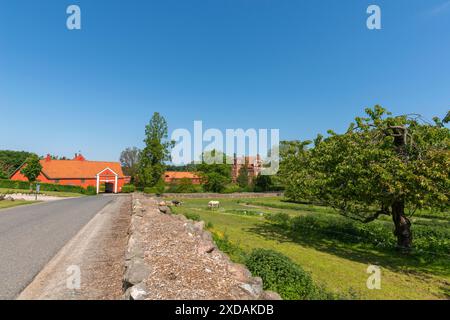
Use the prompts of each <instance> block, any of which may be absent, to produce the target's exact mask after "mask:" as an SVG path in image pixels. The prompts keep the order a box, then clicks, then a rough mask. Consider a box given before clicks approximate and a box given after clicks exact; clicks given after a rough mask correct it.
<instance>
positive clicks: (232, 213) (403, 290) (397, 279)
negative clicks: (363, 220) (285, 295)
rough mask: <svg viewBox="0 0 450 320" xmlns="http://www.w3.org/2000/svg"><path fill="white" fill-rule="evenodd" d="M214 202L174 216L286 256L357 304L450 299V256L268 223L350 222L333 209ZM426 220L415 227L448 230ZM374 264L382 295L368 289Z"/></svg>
mask: <svg viewBox="0 0 450 320" xmlns="http://www.w3.org/2000/svg"><path fill="white" fill-rule="evenodd" d="M210 200H213V199H185V200H184V201H183V206H180V207H176V208H174V212H175V213H180V214H185V215H186V214H188V215H189V214H195V216H196V217H197V216H198V217H199V218H200V219H201V220H204V221H205V223H206V224H207V225H208V226H209V227H210V229H212V231H213V232H214V233H216V234H218V235H221V236H222V237H226V239H227V241H229V242H230V243H232V244H233V246H237V247H239V248H241V249H242V250H243V251H245V252H250V251H251V250H252V249H255V248H265V249H272V250H275V251H278V252H280V253H282V254H284V255H286V256H287V257H289V258H290V259H292V260H293V261H294V262H295V263H297V264H298V265H300V266H301V267H303V268H304V269H305V270H306V271H309V272H311V275H312V277H313V279H314V281H316V282H317V283H319V284H322V285H324V286H325V287H326V289H327V290H329V291H331V292H333V293H335V294H337V295H339V296H349V295H350V296H352V297H354V298H357V299H445V298H449V287H450V259H449V256H445V255H436V256H434V255H432V256H429V255H426V254H423V253H420V252H419V253H415V254H411V255H402V254H400V253H398V252H397V251H395V250H394V249H393V248H391V247H379V246H375V245H373V244H370V243H367V242H364V241H354V239H352V238H351V237H345V236H342V235H338V234H333V233H331V232H329V230H328V229H326V228H323V227H322V225H319V226H318V227H317V228H315V229H314V228H313V229H310V230H304V229H301V230H300V231H296V232H293V231H292V230H290V229H289V228H284V227H281V226H280V225H279V224H276V223H272V222H270V221H268V220H267V219H266V218H265V216H268V215H269V214H277V213H284V214H287V215H288V216H289V217H291V218H295V217H320V219H321V220H324V221H327V220H333V219H340V218H342V219H346V218H343V217H341V216H339V215H338V214H337V213H336V212H335V211H333V210H332V209H329V208H324V207H318V206H310V205H304V204H294V203H287V202H284V201H282V199H281V198H263V199H217V200H219V201H220V203H221V207H220V208H219V209H215V210H210V209H208V208H207V204H208V202H209V201H210ZM261 214H262V215H261ZM424 216H425V217H426V218H424ZM424 216H420V215H417V216H416V218H414V219H415V221H413V228H414V227H415V225H418V226H420V228H421V230H422V229H423V230H427V228H430V230H432V229H431V228H432V227H436V226H437V227H436V228H438V229H439V230H441V231H442V230H444V231H446V230H448V227H449V221H448V219H447V217H448V215H447V214H444V215H443V216H441V215H438V214H431V213H428V214H427V215H424ZM327 217H329V218H330V219H327ZM428 217H433V219H430V218H428ZM435 217H439V219H435ZM372 224H374V225H375V227H376V228H387V227H390V228H392V225H391V224H392V223H391V222H390V221H389V219H386V220H380V221H375V222H372ZM413 230H414V229H413ZM445 234H446V233H444V235H445ZM423 237H426V234H425V235H424V236H423ZM444 245H445V243H444ZM236 252H238V251H236ZM230 257H231V258H232V259H233V260H236V261H238V262H242V261H241V260H242V259H241V257H240V254H233V251H232V252H230ZM369 265H378V266H380V267H381V270H382V278H381V279H382V280H381V286H382V287H381V290H369V289H367V286H366V282H367V279H368V277H369V276H370V274H368V273H367V267H368V266H369Z"/></svg>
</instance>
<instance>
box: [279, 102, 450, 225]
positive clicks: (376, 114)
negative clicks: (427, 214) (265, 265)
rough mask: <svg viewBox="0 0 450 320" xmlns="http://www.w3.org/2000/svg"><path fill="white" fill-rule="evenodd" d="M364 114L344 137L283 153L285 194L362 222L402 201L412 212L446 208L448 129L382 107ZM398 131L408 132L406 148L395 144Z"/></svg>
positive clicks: (449, 161) (449, 168) (449, 151)
mask: <svg viewBox="0 0 450 320" xmlns="http://www.w3.org/2000/svg"><path fill="white" fill-rule="evenodd" d="M366 112H367V114H368V115H369V117H367V118H356V119H355V122H356V123H355V124H351V125H350V127H349V129H348V131H347V132H346V133H345V134H341V135H339V134H336V133H333V132H330V136H329V137H328V138H325V139H323V138H322V137H320V136H319V137H318V138H317V139H316V143H315V146H314V148H311V149H308V150H305V149H304V148H303V150H297V152H290V153H285V154H284V155H283V157H282V158H283V161H282V165H281V167H282V168H281V170H282V171H283V173H284V178H285V182H286V194H285V195H286V196H287V197H288V198H290V199H292V200H310V201H311V202H322V203H324V204H327V205H329V206H331V207H334V208H338V209H340V210H341V211H342V213H344V214H346V215H349V216H350V217H355V218H360V220H365V219H367V218H370V217H372V216H373V215H374V214H375V213H376V212H379V211H380V210H382V211H386V210H387V208H389V207H390V206H391V205H392V203H393V202H394V201H396V200H397V199H399V198H401V199H403V200H404V201H405V203H406V205H407V207H411V208H439V209H445V208H448V205H449V190H450V178H449V177H450V130H449V129H448V128H445V127H441V126H437V125H431V124H421V123H419V121H418V120H417V119H409V118H408V117H406V116H399V117H390V116H389V115H390V113H387V112H386V110H384V109H383V108H381V107H379V106H376V107H375V108H374V109H367V110H366ZM386 115H388V117H386ZM397 127H399V128H404V129H402V132H403V133H404V135H405V137H404V139H406V145H405V146H404V147H399V146H398V145H396V142H395V141H396V140H395V133H392V132H393V130H394V129H395V128H397ZM399 148H400V149H401V150H399Z"/></svg>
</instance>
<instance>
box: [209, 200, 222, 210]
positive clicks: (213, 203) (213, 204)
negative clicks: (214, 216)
mask: <svg viewBox="0 0 450 320" xmlns="http://www.w3.org/2000/svg"><path fill="white" fill-rule="evenodd" d="M219 207H220V202H219V201H210V202H209V203H208V208H210V209H213V208H219Z"/></svg>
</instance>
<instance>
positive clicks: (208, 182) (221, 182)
mask: <svg viewBox="0 0 450 320" xmlns="http://www.w3.org/2000/svg"><path fill="white" fill-rule="evenodd" d="M203 179H204V180H203V181H204V182H203V188H204V189H205V191H208V192H217V193H219V192H222V191H224V190H225V187H226V185H227V184H228V183H229V179H228V178H227V177H226V176H223V175H221V174H219V173H216V172H211V173H207V174H205V175H204V176H203Z"/></svg>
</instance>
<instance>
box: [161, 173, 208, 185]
mask: <svg viewBox="0 0 450 320" xmlns="http://www.w3.org/2000/svg"><path fill="white" fill-rule="evenodd" d="M183 179H187V180H190V181H191V182H192V184H201V178H200V176H199V175H197V174H195V173H194V172H187V171H166V173H165V174H164V182H165V183H169V184H177V183H180V182H181V181H182V180H183Z"/></svg>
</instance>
